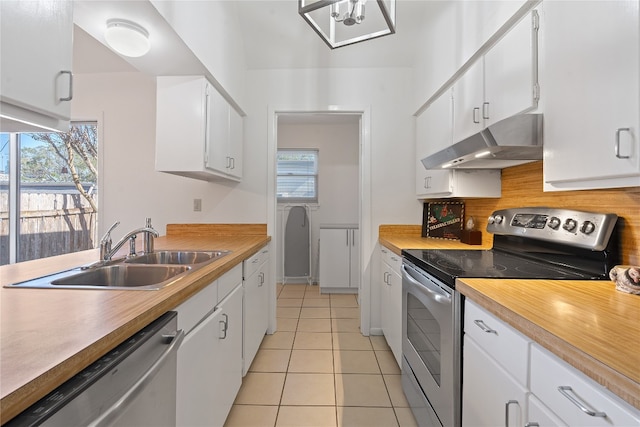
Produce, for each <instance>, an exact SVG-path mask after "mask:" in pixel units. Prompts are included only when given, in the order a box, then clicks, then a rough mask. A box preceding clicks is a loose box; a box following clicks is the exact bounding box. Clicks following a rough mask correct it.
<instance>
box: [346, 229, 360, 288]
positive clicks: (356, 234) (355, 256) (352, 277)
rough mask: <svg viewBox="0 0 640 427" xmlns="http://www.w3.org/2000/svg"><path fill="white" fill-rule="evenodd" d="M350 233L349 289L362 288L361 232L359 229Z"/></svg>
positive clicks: (349, 231) (351, 230)
mask: <svg viewBox="0 0 640 427" xmlns="http://www.w3.org/2000/svg"><path fill="white" fill-rule="evenodd" d="M347 232H348V233H349V287H350V288H354V289H358V288H360V231H359V230H358V229H357V228H352V229H350V230H347Z"/></svg>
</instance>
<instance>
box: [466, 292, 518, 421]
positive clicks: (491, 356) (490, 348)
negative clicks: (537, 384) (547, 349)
mask: <svg viewBox="0 0 640 427" xmlns="http://www.w3.org/2000/svg"><path fill="white" fill-rule="evenodd" d="M528 351H529V341H528V340H527V339H526V338H525V337H524V336H523V335H521V334H520V333H518V332H516V331H515V330H513V329H512V328H511V327H509V326H508V325H506V324H505V323H503V322H502V321H501V320H499V319H497V318H496V317H495V316H493V315H492V314H490V313H489V312H487V311H485V310H483V309H481V308H480V307H478V306H477V305H475V304H474V303H473V302H471V301H469V300H466V302H465V320H464V342H463V368H462V369H463V370H462V372H463V387H462V425H463V426H474V427H479V426H486V427H496V426H505V427H509V426H522V425H523V424H524V422H523V421H524V418H525V413H526V412H525V411H526V398H527V371H528Z"/></svg>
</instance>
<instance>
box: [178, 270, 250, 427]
mask: <svg viewBox="0 0 640 427" xmlns="http://www.w3.org/2000/svg"><path fill="white" fill-rule="evenodd" d="M241 273H242V269H241V268H240V269H238V268H237V267H236V268H234V269H232V270H231V271H229V272H228V273H226V274H225V275H223V276H222V277H220V278H219V279H218V280H217V281H215V282H213V283H212V284H210V285H209V286H208V287H206V288H204V289H203V290H201V291H200V292H198V293H197V294H196V295H194V296H193V297H191V298H190V299H189V300H187V301H185V302H184V303H182V304H181V305H180V306H178V307H177V308H176V310H177V312H178V324H179V328H181V329H184V330H185V331H186V332H187V336H186V337H185V339H184V341H183V343H182V345H181V346H180V349H179V350H178V373H177V399H176V425H178V426H203V425H207V426H220V427H221V426H223V425H224V421H225V419H226V417H227V415H228V413H229V411H230V410H231V406H232V405H233V401H234V399H235V396H236V394H237V393H238V390H240V385H241V383H242V324H243V315H242V286H241V281H242V274H241ZM234 282H235V284H236V285H235V287H234V288H233V289H232V290H231V291H230V292H228V293H227V292H226V289H224V288H225V287H226V286H227V285H226V284H227V283H234ZM220 284H223V292H222V294H223V295H220V292H219V291H220V286H219V285H220Z"/></svg>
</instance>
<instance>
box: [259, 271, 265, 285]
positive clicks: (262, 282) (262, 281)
mask: <svg viewBox="0 0 640 427" xmlns="http://www.w3.org/2000/svg"><path fill="white" fill-rule="evenodd" d="M258 277H260V284H259V285H258V287H261V286H262V285H264V273H262V272H261V273H260V274H258Z"/></svg>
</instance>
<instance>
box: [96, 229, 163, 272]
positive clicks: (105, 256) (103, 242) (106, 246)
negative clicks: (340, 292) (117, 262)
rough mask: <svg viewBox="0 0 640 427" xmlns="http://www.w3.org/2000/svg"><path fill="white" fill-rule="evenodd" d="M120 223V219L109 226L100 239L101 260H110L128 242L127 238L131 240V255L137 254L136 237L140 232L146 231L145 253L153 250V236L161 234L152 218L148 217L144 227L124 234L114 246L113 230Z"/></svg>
mask: <svg viewBox="0 0 640 427" xmlns="http://www.w3.org/2000/svg"><path fill="white" fill-rule="evenodd" d="M118 225H120V221H116V222H115V223H114V224H113V225H112V226H111V227H110V228H109V230H107V232H106V233H105V235H104V236H103V237H102V239H100V261H102V262H106V261H110V260H111V257H113V255H114V254H115V253H116V252H118V250H119V249H120V248H121V247H122V245H124V244H125V243H126V242H127V240H130V241H131V249H130V250H129V256H135V255H136V252H135V238H136V236H137V235H138V234H140V233H145V239H144V252H145V253H149V252H153V238H154V237H158V236H159V234H158V232H157V231H156V230H155V229H154V228H153V226H152V225H151V218H147V219H146V223H145V226H144V227H141V228H136V229H135V230H133V231H130V232H128V233H127V234H125V235H124V237H123V238H122V239H120V240H119V241H118V243H116V244H115V245H114V246H113V247H112V241H111V232H112V231H113V229H114V228H116V227H117V226H118Z"/></svg>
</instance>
